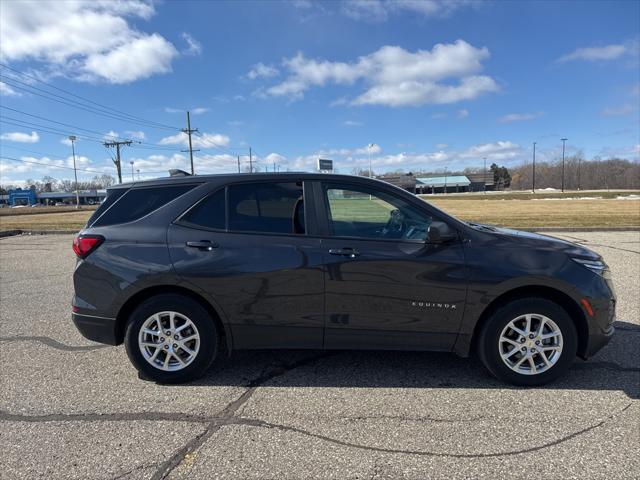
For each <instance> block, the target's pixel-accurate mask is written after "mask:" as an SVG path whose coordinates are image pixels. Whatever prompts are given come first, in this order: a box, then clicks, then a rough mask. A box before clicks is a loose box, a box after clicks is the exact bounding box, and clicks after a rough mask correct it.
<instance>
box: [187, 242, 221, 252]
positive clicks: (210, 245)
mask: <svg viewBox="0 0 640 480" xmlns="http://www.w3.org/2000/svg"><path fill="white" fill-rule="evenodd" d="M187 247H192V248H198V249H200V250H206V251H207V252H210V251H211V250H213V249H214V248H218V244H217V243H215V242H211V241H209V240H201V241H199V242H187Z"/></svg>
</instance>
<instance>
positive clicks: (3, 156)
mask: <svg viewBox="0 0 640 480" xmlns="http://www.w3.org/2000/svg"><path fill="white" fill-rule="evenodd" d="M52 156H53V155H52ZM0 160H10V161H12V162H20V163H27V164H33V165H42V166H45V167H51V168H62V169H65V170H73V167H66V166H64V165H54V164H51V163H45V162H37V161H35V160H24V159H22V158H13V157H7V156H5V155H2V156H0ZM60 160H63V159H62V158H61V159H60ZM105 167H106V165H105ZM77 170H78V171H79V172H87V173H94V174H101V175H108V173H107V172H105V171H104V170H89V169H87V168H78V169H77ZM142 173H167V170H151V171H143V172H142Z"/></svg>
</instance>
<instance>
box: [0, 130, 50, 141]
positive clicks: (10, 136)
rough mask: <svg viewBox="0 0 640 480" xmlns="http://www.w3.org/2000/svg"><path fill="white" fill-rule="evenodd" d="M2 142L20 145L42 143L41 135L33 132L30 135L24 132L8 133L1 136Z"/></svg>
mask: <svg viewBox="0 0 640 480" xmlns="http://www.w3.org/2000/svg"><path fill="white" fill-rule="evenodd" d="M0 140H7V141H9V142H19V143H38V141H40V135H38V132H31V133H30V134H29V133H24V132H7V133H3V134H2V135H0Z"/></svg>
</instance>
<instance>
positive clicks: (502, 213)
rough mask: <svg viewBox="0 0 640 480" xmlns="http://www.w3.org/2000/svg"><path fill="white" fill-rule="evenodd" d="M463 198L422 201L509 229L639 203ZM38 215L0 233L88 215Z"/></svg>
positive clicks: (603, 223)
mask: <svg viewBox="0 0 640 480" xmlns="http://www.w3.org/2000/svg"><path fill="white" fill-rule="evenodd" d="M488 197H489V198H486V199H485V198H478V196H474V197H470V198H465V197H462V196H437V195H436V196H428V197H426V198H425V200H426V201H428V202H430V203H432V204H433V205H435V206H437V207H438V208H440V209H442V210H444V211H446V212H447V213H449V214H451V215H454V216H456V217H458V218H460V219H462V220H469V221H475V222H479V223H489V224H493V225H501V226H509V227H516V228H517V227H528V228H535V227H626V226H640V200H635V199H634V200H616V199H615V198H602V199H596V200H571V199H553V200H550V199H543V198H541V197H537V198H536V199H533V200H528V199H524V200H514V199H503V200H500V199H496V198H494V197H492V196H488ZM33 210H41V209H26V208H25V209H6V210H5V211H6V212H7V213H9V212H11V214H9V215H7V214H4V211H3V212H2V214H0V231H2V230H16V229H19V230H24V231H29V230H31V231H40V230H80V229H81V228H82V227H83V225H84V224H85V222H86V221H87V219H88V218H89V216H90V215H91V213H92V212H91V211H89V210H81V211H74V210H72V211H52V210H51V207H50V209H48V210H46V211H47V212H51V213H41V214H38V215H36V214H34V213H35V212H33ZM22 212H24V213H25V214H22Z"/></svg>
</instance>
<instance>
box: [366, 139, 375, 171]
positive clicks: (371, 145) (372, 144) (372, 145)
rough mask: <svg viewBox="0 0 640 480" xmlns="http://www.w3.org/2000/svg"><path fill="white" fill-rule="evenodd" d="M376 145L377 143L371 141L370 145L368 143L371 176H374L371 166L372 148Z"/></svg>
mask: <svg viewBox="0 0 640 480" xmlns="http://www.w3.org/2000/svg"><path fill="white" fill-rule="evenodd" d="M375 146H376V144H375V143H370V144H369V145H367V152H368V153H369V178H371V177H373V168H372V166H371V149H372V148H373V147H375Z"/></svg>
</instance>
